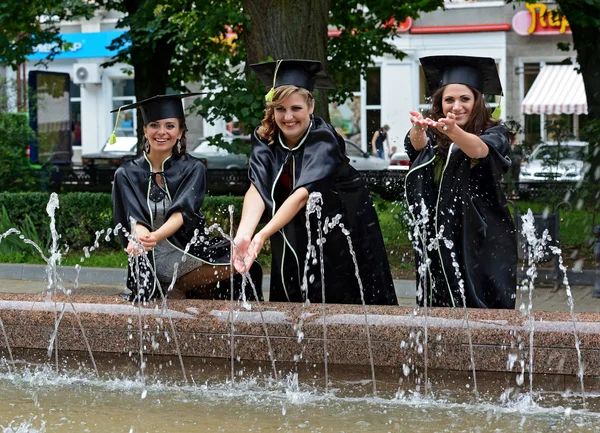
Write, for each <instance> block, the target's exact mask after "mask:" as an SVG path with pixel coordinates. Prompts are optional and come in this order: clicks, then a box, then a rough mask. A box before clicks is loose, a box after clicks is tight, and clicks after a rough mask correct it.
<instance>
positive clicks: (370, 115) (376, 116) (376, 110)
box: [365, 67, 381, 149]
mask: <svg viewBox="0 0 600 433" xmlns="http://www.w3.org/2000/svg"><path fill="white" fill-rule="evenodd" d="M365 85H366V102H367V104H366V106H365V109H366V113H365V115H366V120H367V122H366V139H367V149H370V148H371V146H370V144H371V137H373V134H375V132H376V131H377V130H379V128H381V68H379V67H377V68H369V69H367V76H366V79H365Z"/></svg>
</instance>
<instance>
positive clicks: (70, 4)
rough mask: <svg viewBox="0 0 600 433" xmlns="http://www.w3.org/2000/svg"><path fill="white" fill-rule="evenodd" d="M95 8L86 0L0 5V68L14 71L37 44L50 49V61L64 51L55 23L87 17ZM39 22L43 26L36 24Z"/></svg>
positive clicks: (17, 2)
mask: <svg viewBox="0 0 600 433" xmlns="http://www.w3.org/2000/svg"><path fill="white" fill-rule="evenodd" d="M97 8H98V4H96V3H95V2H90V1H86V0H28V1H26V2H25V1H3V2H0V28H1V29H2V31H1V32H0V65H4V66H12V67H13V68H16V66H17V65H20V64H21V63H24V62H25V61H26V60H27V56H28V55H30V54H32V53H33V49H34V48H35V47H36V46H37V45H38V44H48V45H50V46H52V49H51V50H50V53H49V54H48V58H47V60H51V59H53V58H54V57H55V56H56V54H58V53H59V52H60V51H61V48H68V47H67V46H65V45H66V44H64V42H63V41H62V39H61V38H60V35H59V30H60V29H59V23H60V22H61V21H62V20H69V19H78V18H81V17H85V18H91V17H92V16H93V12H94V10H95V9H97ZM42 17H44V18H42ZM42 19H43V23H44V25H43V27H42V26H41V25H40V21H42ZM42 63H43V62H42Z"/></svg>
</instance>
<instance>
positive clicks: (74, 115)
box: [71, 81, 81, 146]
mask: <svg viewBox="0 0 600 433" xmlns="http://www.w3.org/2000/svg"><path fill="white" fill-rule="evenodd" d="M71 144H72V145H73V146H81V88H80V87H79V85H77V84H73V81H71Z"/></svg>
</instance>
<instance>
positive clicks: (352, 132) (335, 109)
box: [329, 92, 361, 147]
mask: <svg viewBox="0 0 600 433" xmlns="http://www.w3.org/2000/svg"><path fill="white" fill-rule="evenodd" d="M360 109H361V97H360V92H356V93H355V94H354V95H353V96H351V97H350V98H348V99H346V101H344V103H343V104H339V103H337V102H332V103H330V104H329V117H330V119H331V124H332V125H333V127H334V128H335V130H336V131H337V132H338V133H339V134H340V135H341V136H342V137H344V138H347V139H348V140H350V141H351V142H353V143H354V144H356V145H357V146H359V147H360V145H361V135H360Z"/></svg>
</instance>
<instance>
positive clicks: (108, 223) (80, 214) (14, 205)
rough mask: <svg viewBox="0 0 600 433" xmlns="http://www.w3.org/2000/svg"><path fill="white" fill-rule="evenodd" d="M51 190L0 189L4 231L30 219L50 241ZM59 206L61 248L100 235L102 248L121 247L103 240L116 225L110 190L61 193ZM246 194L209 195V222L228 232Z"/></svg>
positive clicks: (46, 242) (89, 242)
mask: <svg viewBox="0 0 600 433" xmlns="http://www.w3.org/2000/svg"><path fill="white" fill-rule="evenodd" d="M49 199H50V193H42V192H33V193H0V203H1V204H2V206H4V207H5V209H6V216H5V218H6V221H5V222H4V225H2V226H0V228H2V230H1V231H0V234H2V233H4V232H5V231H6V230H8V229H9V228H11V227H14V228H18V229H20V228H22V227H23V222H24V221H27V225H28V228H29V232H28V233H31V232H33V233H37V234H39V241H40V242H41V244H43V245H45V246H47V245H49V243H50V230H49V224H50V217H49V216H48V214H47V213H46V205H47V203H48V200H49ZM58 199H59V207H58V209H57V210H56V215H55V217H56V231H57V232H58V234H59V235H60V241H59V244H60V245H61V249H64V248H63V247H64V245H68V246H69V249H70V250H83V248H84V247H91V246H93V245H94V242H95V240H96V237H97V236H99V245H100V248H102V249H108V250H120V248H121V246H120V243H119V242H118V241H117V240H116V239H115V238H114V237H112V236H111V237H110V240H109V241H108V242H107V241H105V240H104V238H105V232H104V233H100V232H101V231H102V230H104V231H106V230H107V229H109V228H112V227H113V226H114V224H113V214H112V199H111V196H110V194H107V193H87V192H76V193H67V194H60V195H59V196H58ZM242 203H243V198H242V197H230V196H222V197H221V196H216V197H206V199H205V200H204V205H203V207H202V210H203V212H204V213H205V215H206V221H207V225H211V224H214V223H217V224H219V225H220V226H221V227H222V229H223V231H224V232H225V233H226V234H228V233H229V211H228V206H229V205H230V204H233V205H234V208H235V211H234V221H235V224H236V225H237V223H239V220H240V216H241V209H242Z"/></svg>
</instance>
